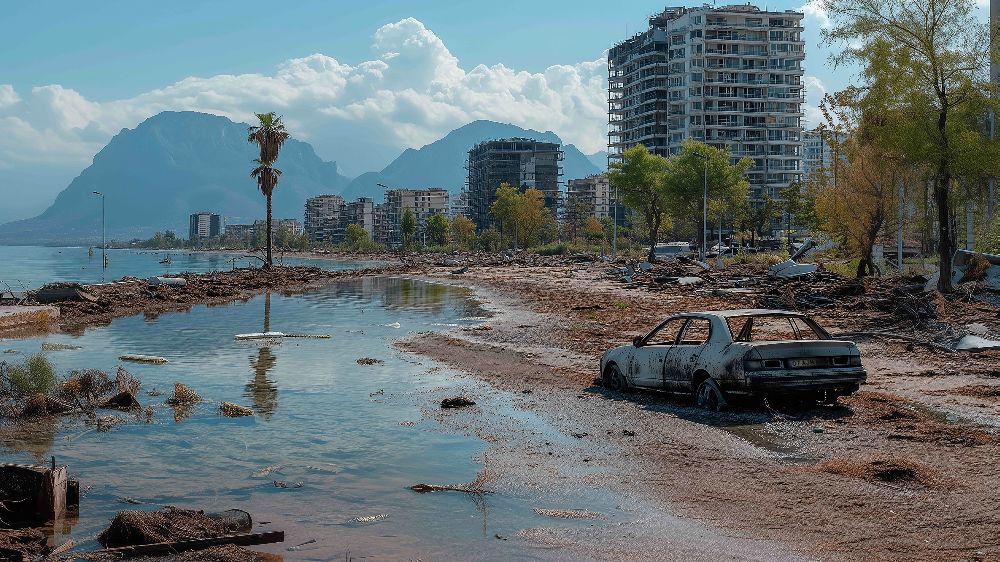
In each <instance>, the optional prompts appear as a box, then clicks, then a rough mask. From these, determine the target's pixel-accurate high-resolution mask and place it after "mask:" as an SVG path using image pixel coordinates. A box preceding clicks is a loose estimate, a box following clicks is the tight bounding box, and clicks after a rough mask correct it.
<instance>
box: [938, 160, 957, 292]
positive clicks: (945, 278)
mask: <svg viewBox="0 0 1000 562" xmlns="http://www.w3.org/2000/svg"><path fill="white" fill-rule="evenodd" d="M950 183H951V174H950V173H949V172H948V171H947V170H944V171H942V172H940V174H939V175H938V178H937V180H936V182H935V184H934V202H935V204H936V205H937V210H938V275H939V276H938V285H937V287H938V290H939V291H941V292H942V293H950V292H951V291H952V290H953V288H954V287H952V282H951V259H952V256H953V255H954V254H955V239H954V236H952V228H951V209H950V208H949V205H948V186H949V184H950Z"/></svg>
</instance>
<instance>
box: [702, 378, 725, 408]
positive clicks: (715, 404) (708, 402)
mask: <svg viewBox="0 0 1000 562" xmlns="http://www.w3.org/2000/svg"><path fill="white" fill-rule="evenodd" d="M695 401H696V402H697V404H698V407H699V408H704V409H706V410H711V411H713V412H721V411H723V410H725V409H726V406H728V404H727V403H726V397H725V396H723V394H722V389H721V388H719V385H718V384H716V382H715V381H714V380H712V379H711V378H707V379H705V380H703V381H701V384H699V385H698V390H697V391H695Z"/></svg>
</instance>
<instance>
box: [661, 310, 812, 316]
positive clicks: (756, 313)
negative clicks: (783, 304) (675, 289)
mask: <svg viewBox="0 0 1000 562" xmlns="http://www.w3.org/2000/svg"><path fill="white" fill-rule="evenodd" d="M674 316H717V317H719V318H734V317H738V316H803V314H802V313H800V312H795V311H793V310H778V309H768V308H742V309H737V310H704V311H700V312H684V313H681V314H676V315H674Z"/></svg>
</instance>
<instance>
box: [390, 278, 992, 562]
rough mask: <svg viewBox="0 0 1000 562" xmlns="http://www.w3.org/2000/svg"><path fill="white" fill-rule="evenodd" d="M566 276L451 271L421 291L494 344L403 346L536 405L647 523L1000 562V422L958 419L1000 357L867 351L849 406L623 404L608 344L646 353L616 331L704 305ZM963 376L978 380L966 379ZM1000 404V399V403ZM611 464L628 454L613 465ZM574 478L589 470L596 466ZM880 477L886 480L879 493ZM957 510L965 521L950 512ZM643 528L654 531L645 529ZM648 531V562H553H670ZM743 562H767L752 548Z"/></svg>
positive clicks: (574, 542) (803, 546) (796, 544)
mask: <svg viewBox="0 0 1000 562" xmlns="http://www.w3.org/2000/svg"><path fill="white" fill-rule="evenodd" d="M558 273H559V274H558V275H554V272H553V271H551V270H531V271H525V270H523V269H522V270H519V271H517V272H516V275H508V274H505V272H502V271H497V270H492V271H488V270H485V269H484V270H482V271H475V270H473V271H471V272H469V273H466V274H465V275H462V276H455V275H450V274H449V273H448V272H447V271H446V270H442V269H440V268H439V269H436V270H432V271H429V272H424V273H422V274H420V275H418V276H415V277H414V278H416V279H422V280H425V281H432V282H443V283H447V284H452V285H459V286H464V287H467V288H469V289H471V290H473V291H474V294H475V295H476V298H477V299H481V300H482V301H483V302H484V305H486V307H487V308H489V309H491V310H493V311H494V313H495V314H496V315H495V316H494V317H492V318H490V319H489V320H488V321H487V322H486V325H487V326H489V327H490V329H488V330H487V329H479V330H474V329H472V330H470V329H464V330H451V331H448V332H444V333H425V334H414V335H412V336H411V337H409V338H406V339H405V340H403V341H401V342H399V344H398V346H399V347H400V348H401V349H404V350H406V351H409V352H412V353H417V354H420V355H424V356H427V357H430V358H432V359H434V360H436V361H439V362H441V363H443V364H445V365H448V366H449V367H451V368H453V369H456V370H458V371H460V372H463V373H466V375H467V376H469V377H471V378H472V379H474V380H478V381H483V382H486V383H488V384H489V385H491V386H494V387H496V388H499V389H501V390H503V391H506V392H511V393H513V394H515V395H519V394H520V395H521V396H520V398H519V400H518V402H519V403H520V404H521V405H522V406H523V407H524V408H525V409H526V410H528V411H531V412H533V413H535V414H537V415H540V416H542V418H543V419H545V420H547V421H548V422H550V423H552V424H554V425H555V426H556V427H559V428H560V429H561V430H562V431H563V432H564V437H567V438H568V439H569V440H570V441H573V440H575V439H579V440H580V442H581V443H586V444H587V445H588V447H589V450H592V451H595V453H594V454H592V455H591V458H590V459H588V460H586V461H585V462H586V466H589V467H591V468H596V469H597V470H599V471H600V473H601V474H602V478H599V479H598V480H599V482H597V483H595V481H594V480H593V479H589V478H578V479H577V480H578V483H579V485H582V486H588V485H589V486H594V485H597V486H601V487H604V488H605V489H608V490H610V491H612V492H613V493H621V494H631V495H638V496H639V497H644V498H650V499H651V500H652V501H654V504H655V505H658V506H659V509H660V511H659V512H657V513H653V514H650V513H647V514H645V516H646V517H647V518H648V517H654V518H655V517H665V518H667V519H669V518H673V517H679V518H681V519H685V520H691V519H693V520H697V521H700V522H705V523H706V525H707V529H708V530H709V531H710V532H711V533H715V534H717V535H718V536H719V537H721V538H720V541H722V542H720V543H718V544H723V545H724V544H726V543H725V542H724V540H728V539H733V538H736V539H754V540H758V541H764V542H763V543H761V544H765V545H768V546H769V547H770V548H772V549H773V550H772V551H771V552H770V555H769V556H767V557H766V558H767V559H779V558H782V557H790V558H794V557H798V556H805V557H807V558H820V559H840V558H846V559H851V560H856V559H865V560H936V559H940V558H941V557H953V556H959V555H960V553H961V555H962V556H965V555H967V554H973V553H975V554H974V556H973V559H979V558H980V557H992V556H998V555H1000V547H998V546H997V544H998V542H1000V514H996V513H993V512H992V511H990V508H989V507H988V506H991V505H995V503H996V501H997V499H998V494H1000V493H998V492H996V490H997V489H998V486H1000V478H998V477H997V475H996V470H995V469H996V465H997V461H996V459H997V452H998V450H1000V448H998V432H997V430H996V428H997V427H1000V405H994V406H992V407H991V408H990V410H988V411H983V409H982V408H979V412H978V414H979V416H978V417H971V416H964V415H963V414H964V412H966V411H967V410H968V408H969V404H956V403H954V402H955V398H956V396H960V395H961V393H962V389H965V388H967V387H968V386H969V382H970V381H971V380H977V381H978V382H979V383H980V384H984V383H990V384H992V380H990V379H988V377H990V376H991V374H992V373H995V372H996V367H995V363H994V362H993V361H995V356H996V354H986V355H983V354H977V355H962V356H960V357H949V356H946V355H941V354H937V353H934V352H931V351H924V350H920V349H917V348H914V347H913V346H912V345H909V346H907V345H906V344H903V343H893V342H883V341H869V342H863V343H862V345H861V348H862V355H863V356H864V358H865V359H864V361H865V364H866V365H867V366H868V367H869V372H870V375H869V384H868V385H866V386H864V387H863V389H862V391H861V392H859V393H858V394H857V395H855V396H852V397H848V398H845V399H842V400H841V403H842V404H841V405H840V406H837V407H832V408H829V407H827V408H808V409H805V410H794V409H793V410H787V411H785V412H778V411H775V410H771V409H765V408H761V407H753V406H750V407H747V408H746V409H743V410H740V411H737V412H733V413H727V414H721V415H716V414H708V413H706V412H704V411H701V410H699V409H698V408H696V407H694V406H692V405H691V404H690V402H689V401H688V400H685V399H683V398H677V397H671V396H667V395H662V394H659V393H655V392H650V393H632V394H618V393H614V392H610V391H606V390H605V389H603V388H601V387H599V386H595V385H594V382H595V381H594V379H595V378H596V376H597V373H596V364H597V363H596V359H597V355H598V353H599V350H600V349H603V347H604V346H605V345H607V344H606V343H603V342H606V341H609V340H616V339H617V341H620V342H625V341H628V339H630V336H631V332H628V331H624V330H621V329H617V330H616V329H615V328H616V327H619V328H620V327H621V325H622V324H624V325H625V326H634V329H635V331H636V332H638V331H641V329H644V328H645V327H646V326H648V324H650V323H655V319H656V318H659V317H662V316H658V314H660V313H664V312H668V311H669V309H670V308H671V306H672V304H674V303H676V302H677V300H676V299H678V298H680V299H687V300H691V298H690V294H683V291H678V293H681V294H676V295H670V296H668V297H667V298H664V299H659V298H657V296H658V295H655V294H649V293H644V292H641V291H636V290H633V289H627V288H622V287H621V286H617V285H615V284H609V283H607V282H605V281H603V280H602V279H601V278H600V276H598V275H595V274H594V273H595V272H594V268H592V267H586V266H585V267H580V268H573V267H570V268H568V269H567V268H566V267H564V268H562V270H561V271H559V272H558ZM556 285H558V286H559V291H558V292H559V293H561V294H557V291H556V289H555V286H556ZM568 294H571V296H567V295H568ZM574 299H577V301H579V302H580V305H579V306H578V309H577V310H573V308H574V307H571V306H567V304H568V302H567V301H569V302H575V301H574ZM619 299H620V300H622V301H625V302H626V303H627V305H628V309H632V308H634V309H636V310H637V312H638V314H636V313H630V314H627V315H626V316H627V318H625V319H624V321H623V319H622V318H620V317H619V316H622V315H616V314H614V313H613V312H612V311H615V309H616V307H615V306H614V305H611V306H608V301H612V302H615V301H619ZM595 301H596V302H598V303H600V304H599V305H596V306H597V309H596V311H597V312H600V313H603V314H606V315H608V316H612V317H616V318H615V320H614V321H612V322H602V321H601V317H600V316H599V315H598V314H595V312H594V310H595V309H593V308H591V307H593V306H595V305H594V304H593V303H594V302H595ZM657 301H660V302H657ZM662 301H667V302H662ZM670 301H674V302H673V303H672V302H670ZM723 302H724V299H714V300H713V299H711V298H706V297H705V296H704V295H702V296H701V297H699V299H698V300H697V301H696V302H694V303H690V302H689V303H687V305H688V306H699V305H703V306H705V308H708V306H707V305H709V304H722V303H723ZM739 307H741V306H736V305H730V308H739ZM841 322H844V321H843V320H838V321H836V322H833V323H836V324H840V323H841ZM828 323H829V322H828ZM640 328H641V329H640ZM595 340H596V341H595ZM991 365H992V366H991ZM956 366H957V367H958V368H959V369H960V371H964V372H954V371H952V370H950V369H953V368H954V367H956ZM984 378H986V380H984ZM929 381H933V383H934V384H933V385H931V384H929ZM929 386H933V388H930V389H929V388H928V387H929ZM991 388H992V389H993V390H995V391H1000V385H993V386H992V387H991ZM997 395H1000V393H998V394H997ZM975 400H976V399H973V402H975ZM980 400H981V399H980ZM783 409H784V408H783ZM468 424H469V427H470V429H469V431H487V430H486V429H484V428H488V426H489V425H490V423H489V422H488V421H482V420H479V421H477V420H470V421H469V422H468ZM984 424H985V425H984ZM487 433H488V431H487ZM511 434H516V433H515V432H511ZM576 436H582V437H576ZM491 438H492V439H493V441H492V442H493V443H494V447H496V448H497V449H498V450H501V451H511V450H519V449H521V448H522V447H520V446H519V443H518V442H517V440H516V439H514V438H511V437H509V436H505V435H504V434H502V433H500V434H493V435H491ZM552 442H553V443H556V445H554V446H551V447H549V448H548V449H549V450H547V451H537V450H529V451H523V452H518V453H516V454H512V453H509V452H508V453H506V455H499V454H498V455H496V456H495V457H494V463H497V462H499V461H497V460H496V459H497V458H505V459H507V460H506V461H503V462H501V463H500V464H501V466H498V467H494V469H495V470H497V471H499V472H503V471H504V470H507V471H515V472H516V471H517V470H519V468H518V467H528V466H532V465H533V464H537V463H539V462H541V463H542V464H544V463H545V459H546V457H548V456H549V455H550V454H552V455H556V456H564V457H566V456H569V457H572V456H573V451H574V450H575V448H574V447H573V446H565V445H562V446H560V445H559V444H558V443H557V442H555V441H552ZM606 449H608V450H610V451H612V453H606V454H599V453H597V452H598V451H603V450H606ZM542 455H545V456H542ZM540 458H541V461H539V459H540ZM570 462H573V463H576V464H577V465H582V464H583V463H584V459H582V458H575V459H572V460H571V461H570ZM880 467H882V468H885V469H886V471H887V473H886V475H884V476H881V475H880V474H881V473H880V472H879V470H880ZM521 470H524V469H521ZM637 471H638V472H637ZM889 473H892V474H889ZM529 474H530V471H529ZM635 474H642V475H643V477H642V478H638V479H637V478H635V477H634V475H635ZM942 504H946V505H949V506H950V508H949V509H948V510H941V509H938V507H937V506H939V505H942ZM635 516H636V521H637V522H638V521H639V520H640V519H641V518H642V514H635ZM817 521H822V522H823V523H822V524H821V525H817V524H816V522H817ZM612 527H614V526H612ZM637 529H639V530H634V529H630V530H629V532H630V533H632V534H633V536H632V539H634V540H635V541H636V544H637V548H635V549H631V550H629V549H626V550H627V554H623V551H622V550H621V548H623V547H622V545H619V547H617V548H614V549H610V550H606V549H605V546H604V545H603V544H601V543H600V542H599V541H595V540H594V538H593V537H588V536H586V535H582V536H576V537H575V538H573V537H567V536H561V535H560V534H559V533H552V532H544V533H541V535H542V536H544V540H545V541H549V542H551V543H552V544H561V545H563V546H566V547H567V548H571V549H572V548H578V549H580V550H579V551H580V552H581V553H584V552H590V553H594V552H600V553H602V558H607V559H642V558H648V559H653V558H654V557H655V558H660V559H662V557H664V556H668V554H664V551H663V550H662V544H663V536H662V535H656V534H655V533H653V536H648V537H646V536H644V535H643V533H642V532H641V529H642V527H641V526H639V527H637ZM591 530H592V529H591ZM606 530H607V529H606ZM620 530H621V529H619V531H620ZM550 531H551V530H550ZM598 536H600V533H598ZM535 538H539V537H535ZM647 540H648V542H646V541H647ZM656 540H660V543H657V542H656ZM668 542H669V541H668ZM642 544H645V548H644V547H642V546H638V545H642ZM678 546H680V545H678ZM709 548H710V547H709ZM649 549H652V550H649ZM651 552H652V553H656V554H650V553H651ZM678 553H687V554H688V555H689V556H690V554H691V553H690V552H689V551H684V550H680V551H678ZM695 555H697V554H695ZM732 555H733V556H734V557H736V558H738V559H749V560H753V559H757V557H756V555H755V554H753V553H752V552H750V551H747V550H744V549H741V548H739V547H738V546H734V547H733V551H732ZM681 558H683V556H678V559H681Z"/></svg>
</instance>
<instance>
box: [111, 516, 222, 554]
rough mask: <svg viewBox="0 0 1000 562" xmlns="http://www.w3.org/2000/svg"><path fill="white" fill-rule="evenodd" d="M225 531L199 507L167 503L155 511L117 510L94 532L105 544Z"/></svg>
mask: <svg viewBox="0 0 1000 562" xmlns="http://www.w3.org/2000/svg"><path fill="white" fill-rule="evenodd" d="M224 534H226V529H225V526H224V525H223V524H222V523H220V522H218V521H216V520H214V519H212V518H210V517H208V516H207V515H205V513H204V512H202V511H194V510H190V509H180V508H176V507H171V506H167V507H165V508H163V509H161V510H158V511H141V510H138V509H126V510H123V511H119V512H118V514H117V515H115V518H114V519H113V520H112V521H111V525H110V526H108V528H107V529H105V530H103V531H101V534H99V535H97V540H98V541H100V543H101V544H102V545H104V546H105V547H108V548H111V547H117V546H128V545H136V544H153V543H158V542H167V541H179V540H185V539H203V538H210V537H218V536H222V535H224Z"/></svg>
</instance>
